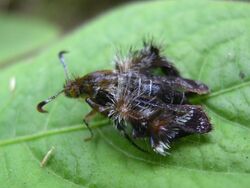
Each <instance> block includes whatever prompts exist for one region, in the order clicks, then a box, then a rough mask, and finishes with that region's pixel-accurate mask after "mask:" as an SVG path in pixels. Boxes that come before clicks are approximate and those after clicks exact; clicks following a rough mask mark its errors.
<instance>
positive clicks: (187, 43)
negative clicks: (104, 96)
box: [0, 1, 250, 188]
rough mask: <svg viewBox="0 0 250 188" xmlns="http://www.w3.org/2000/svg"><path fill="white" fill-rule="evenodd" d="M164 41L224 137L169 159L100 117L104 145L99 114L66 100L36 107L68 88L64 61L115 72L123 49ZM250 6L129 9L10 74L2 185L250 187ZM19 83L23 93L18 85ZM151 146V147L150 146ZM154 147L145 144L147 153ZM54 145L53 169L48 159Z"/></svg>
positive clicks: (194, 139) (184, 148)
mask: <svg viewBox="0 0 250 188" xmlns="http://www.w3.org/2000/svg"><path fill="white" fill-rule="evenodd" d="M148 36H149V37H150V36H154V38H155V41H158V42H160V43H161V42H163V41H164V42H165V44H167V48H166V51H165V54H166V55H168V57H169V58H170V59H172V60H173V61H174V62H176V66H177V67H178V68H179V69H180V71H181V73H182V74H183V75H184V76H185V77H189V78H192V79H198V80H201V81H203V82H204V83H206V84H208V85H209V87H210V88H211V94H210V95H209V96H206V97H199V98H195V99H194V102H200V103H201V104H203V105H204V108H206V109H207V112H208V115H209V116H210V118H211V121H212V123H213V126H214V130H213V131H212V132H211V133H209V134H207V135H203V136H197V135H195V136H190V137H186V138H183V139H180V140H178V141H176V142H175V144H174V145H173V147H172V148H171V155H170V156H167V157H161V156H159V155H157V154H145V153H142V152H140V151H138V150H137V149H135V148H134V147H133V146H131V144H129V143H128V142H127V141H126V140H125V139H124V138H123V137H121V136H120V135H119V133H117V131H116V130H115V129H114V128H113V127H112V125H111V124H112V123H110V122H108V123H107V122H106V121H105V120H104V119H103V118H101V117H97V118H96V119H95V121H94V122H92V123H91V126H93V129H94V132H95V138H94V139H93V140H91V141H89V142H84V141H83V139H84V138H86V137H88V136H89V132H88V131H87V129H86V128H85V127H84V126H83V125H82V118H83V116H84V115H85V114H86V113H87V112H88V111H89V110H90V108H89V107H88V106H87V105H86V104H85V103H83V102H81V101H77V100H70V99H67V98H65V97H59V98H58V99H56V100H55V101H53V102H52V103H51V104H50V105H48V106H47V108H48V110H49V114H45V115H44V114H40V113H38V112H37V111H36V109H35V106H36V104H37V103H38V102H39V101H41V100H43V99H45V98H46V97H48V96H51V95H53V94H55V93H56V92H57V91H59V90H60V89H61V88H62V84H63V83H64V75H63V70H62V67H61V65H60V64H59V63H58V60H57V56H56V54H57V52H58V51H59V50H68V51H70V52H71V53H70V54H68V55H67V56H66V60H67V61H68V64H69V68H70V70H71V72H72V73H74V74H76V75H84V74H86V73H88V72H91V71H95V70H100V69H104V68H110V67H111V63H110V62H111V60H112V57H113V56H114V54H115V48H116V47H118V48H119V47H122V49H123V51H126V49H128V48H129V46H130V45H134V46H136V47H140V46H141V40H142V39H143V38H145V37H148ZM249 51H250V5H249V4H247V3H237V2H218V1H182V2H181V3H180V1H178V2H177V1H176V2H175V1H168V2H147V3H145V2H144V3H136V4H131V5H128V6H126V7H124V8H119V9H117V10H115V11H112V12H111V13H109V14H107V15H103V16H102V17H100V18H97V19H96V21H93V22H91V23H89V24H88V25H86V26H83V27H82V28H79V29H78V30H77V31H75V32H74V33H72V34H71V35H69V36H68V37H66V38H65V39H64V40H62V41H61V42H59V43H57V44H55V45H54V46H52V47H51V48H50V49H48V50H46V51H45V52H44V53H43V54H41V55H39V56H37V57H34V58H33V59H31V60H29V61H30V62H33V63H32V64H31V63H29V64H17V65H16V66H12V67H10V68H8V69H5V70H2V71H1V75H0V83H1V90H0V92H1V98H2V100H0V112H1V113H0V133H1V134H0V168H1V173H0V184H1V185H5V187H60V188H61V187H192V188H193V187H226V188H229V187H241V188H244V187H249V184H250V161H249V160H250V159H249V156H250V144H249V143H250V138H249V133H250V132H249V130H250V129H249V128H250V124H249V122H250V116H249V111H250V107H249V106H250V105H249V104H250V94H249V93H250V87H249V85H250V66H249V61H250V53H249ZM12 76H15V77H16V90H15V91H14V92H13V91H12V92H10V91H9V79H10V78H11V77H12ZM146 143H147V142H146ZM146 143H145V145H147V144H146ZM52 146H54V147H55V151H54V153H53V154H52V157H51V159H50V160H49V161H48V164H47V165H46V166H45V167H44V168H41V167H40V164H39V163H40V161H41V160H42V158H43V156H44V155H45V154H46V153H47V152H48V151H49V150H50V148H51V147H52Z"/></svg>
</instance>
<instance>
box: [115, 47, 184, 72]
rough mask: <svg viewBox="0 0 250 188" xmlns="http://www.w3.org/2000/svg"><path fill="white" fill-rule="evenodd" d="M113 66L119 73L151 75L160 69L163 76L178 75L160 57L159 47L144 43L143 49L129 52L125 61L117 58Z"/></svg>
mask: <svg viewBox="0 0 250 188" xmlns="http://www.w3.org/2000/svg"><path fill="white" fill-rule="evenodd" d="M115 65H116V66H115V67H116V69H117V70H118V71H120V72H128V71H135V72H140V73H144V74H152V72H153V71H154V70H155V69H158V68H160V69H161V70H162V72H163V74H165V75H168V76H179V75H180V74H179V71H178V70H177V68H176V67H175V66H174V65H173V64H172V63H171V62H170V60H168V59H167V58H166V57H164V56H161V55H160V49H159V47H157V46H156V45H154V44H152V43H150V44H148V43H145V44H144V48H143V49H142V50H140V51H132V50H130V55H129V56H128V57H127V58H126V59H122V58H117V59H116V60H115Z"/></svg>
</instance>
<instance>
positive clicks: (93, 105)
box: [83, 98, 105, 141]
mask: <svg viewBox="0 0 250 188" xmlns="http://www.w3.org/2000/svg"><path fill="white" fill-rule="evenodd" d="M86 102H87V103H88V105H89V106H90V107H91V108H93V110H92V111H91V112H90V113H88V114H87V115H86V116H85V118H84V119H83V122H84V124H85V125H86V127H87V128H88V130H89V132H90V137H88V138H86V139H84V140H85V141H89V140H91V139H92V138H93V136H94V134H93V132H92V130H91V128H90V127H89V124H88V120H89V119H91V118H92V117H93V115H94V114H95V113H96V112H104V110H105V108H104V107H103V106H101V105H100V104H98V103H96V102H95V100H94V99H93V98H86Z"/></svg>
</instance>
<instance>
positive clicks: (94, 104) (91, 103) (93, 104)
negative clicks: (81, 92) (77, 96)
mask: <svg viewBox="0 0 250 188" xmlns="http://www.w3.org/2000/svg"><path fill="white" fill-rule="evenodd" d="M85 101H86V103H88V105H89V106H90V107H91V108H93V109H94V110H95V111H97V112H104V111H105V107H104V106H102V105H100V104H98V103H97V102H95V100H94V99H93V98H86V100H85Z"/></svg>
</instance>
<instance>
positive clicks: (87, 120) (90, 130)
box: [83, 110, 96, 141]
mask: <svg viewBox="0 0 250 188" xmlns="http://www.w3.org/2000/svg"><path fill="white" fill-rule="evenodd" d="M95 114H96V111H95V110H91V111H90V112H89V113H88V114H87V115H86V116H85V117H84V118H83V123H84V124H85V125H86V127H87V128H88V130H89V132H90V137H87V138H85V139H84V141H89V140H91V139H92V138H93V137H94V133H93V131H92V129H91V128H90V127H89V123H88V122H89V121H90V119H91V118H93V116H94V115H95Z"/></svg>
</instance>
